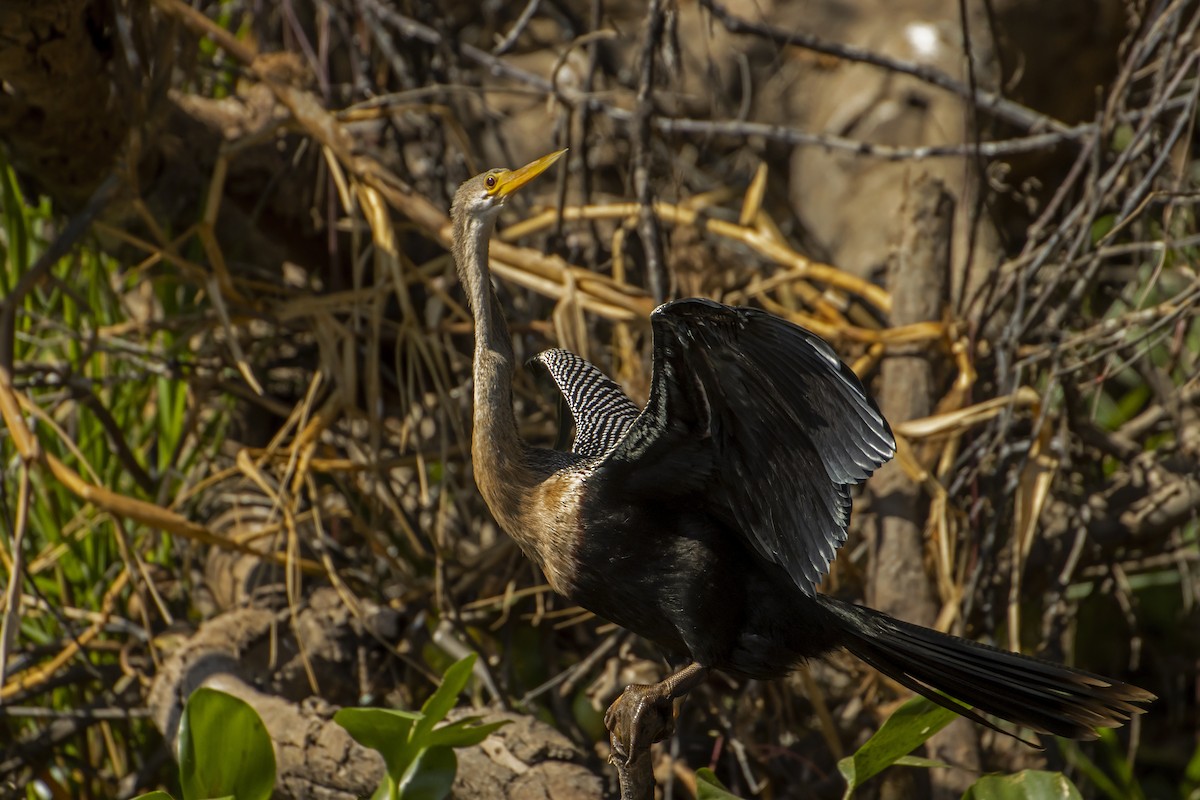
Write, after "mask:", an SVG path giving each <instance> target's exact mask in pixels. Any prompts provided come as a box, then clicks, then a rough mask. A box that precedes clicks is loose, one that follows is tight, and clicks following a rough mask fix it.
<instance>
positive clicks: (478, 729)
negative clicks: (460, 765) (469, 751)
mask: <svg viewBox="0 0 1200 800" xmlns="http://www.w3.org/2000/svg"><path fill="white" fill-rule="evenodd" d="M479 720H480V718H479V717H468V718H467V719H462V720H459V721H458V722H453V723H451V724H449V725H443V726H442V727H440V728H438V729H436V730H434V731H432V732H431V733H430V734H429V735H428V736H426V737H425V742H424V745H425V746H426V747H470V746H471V745H475V744H479V743H480V742H482V741H483V740H484V739H486V738H487V737H489V736H491V735H492V731H495V730H498V729H500V728H503V727H504V726H505V725H507V724H508V723H509V721H510V720H507V719H502V720H497V721H496V722H488V723H485V724H482V725H481V724H479Z"/></svg>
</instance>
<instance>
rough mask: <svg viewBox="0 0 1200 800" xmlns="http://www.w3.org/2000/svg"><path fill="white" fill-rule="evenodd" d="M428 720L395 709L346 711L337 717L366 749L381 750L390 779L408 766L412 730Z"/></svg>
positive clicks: (347, 709)
mask: <svg viewBox="0 0 1200 800" xmlns="http://www.w3.org/2000/svg"><path fill="white" fill-rule="evenodd" d="M424 716H425V715H424V714H421V713H420V712H417V711H399V710H397V709H393V708H343V709H342V710H341V711H339V712H337V713H336V714H334V715H333V721H334V722H336V723H337V724H338V725H341V726H342V727H343V728H345V729H346V732H347V733H349V734H350V736H351V737H353V738H354V741H356V742H358V743H359V744H361V745H362V746H363V747H369V748H371V749H372V750H378V751H379V754H380V755H381V756H383V761H384V763H385V764H387V768H388V774H389V775H400V774H402V773H403V772H404V770H405V768H406V767H407V766H408V764H407V762H405V761H404V760H403V753H404V749H405V745H406V744H408V738H409V735H410V734H411V733H412V727H413V725H414V724H415V723H416V722H418V721H420V720H421V719H422V718H424Z"/></svg>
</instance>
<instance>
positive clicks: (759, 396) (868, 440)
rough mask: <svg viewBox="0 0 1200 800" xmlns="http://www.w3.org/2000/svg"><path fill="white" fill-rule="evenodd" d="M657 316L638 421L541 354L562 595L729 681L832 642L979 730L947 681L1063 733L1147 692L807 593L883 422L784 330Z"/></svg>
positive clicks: (591, 373)
mask: <svg viewBox="0 0 1200 800" xmlns="http://www.w3.org/2000/svg"><path fill="white" fill-rule="evenodd" d="M653 319H654V331H655V354H654V357H655V373H654V384H653V387H652V389H651V397H650V400H649V402H648V403H647V406H646V408H645V409H644V410H642V412H641V413H640V414H638V415H636V416H635V415H634V414H633V409H635V408H636V407H635V406H633V404H632V402H631V401H629V400H628V399H627V398H624V399H622V398H623V395H621V397H616V396H614V391H619V390H618V389H615V384H612V383H611V381H608V379H607V378H604V377H603V376H602V375H600V374H599V371H598V370H596V368H595V367H593V366H591V365H590V364H588V363H587V362H585V361H583V360H582V359H579V358H578V357H577V356H573V355H572V354H570V353H566V352H565V351H550V352H551V355H549V356H547V355H543V356H539V357H538V359H537V360H538V361H539V363H541V364H542V366H544V367H545V368H547V369H548V370H549V371H550V372H551V375H552V376H553V377H554V378H555V382H556V384H557V385H558V387H559V388H560V390H562V392H563V396H564V399H565V401H566V404H567V406H568V407H569V409H570V412H571V415H572V417H573V418H574V421H575V426H576V429H577V436H576V452H575V454H574V455H573V456H571V457H569V461H568V462H567V463H564V464H563V465H562V467H561V469H560V473H559V474H569V475H571V476H573V477H572V481H571V485H572V487H573V496H574V502H575V503H576V504H577V514H576V516H575V520H576V526H577V527H576V531H575V533H574V535H573V536H572V538H571V542H572V544H571V553H570V556H569V559H568V560H569V562H570V564H571V570H572V573H571V577H570V580H569V581H568V582H563V583H562V589H563V591H564V593H565V594H567V596H568V597H570V598H571V599H572V600H574V601H575V602H577V603H579V604H580V605H582V606H583V607H585V608H587V609H589V610H591V611H593V612H595V613H596V614H598V615H599V616H601V617H603V618H605V619H608V620H610V621H612V622H615V623H617V624H619V625H621V626H622V627H625V628H628V629H630V630H632V631H634V632H635V633H638V634H639V635H641V636H643V637H645V638H647V639H649V640H651V641H654V642H656V643H658V644H659V645H660V646H662V647H663V648H665V649H666V650H667V651H669V652H672V653H675V654H677V655H678V656H683V657H686V658H688V659H690V660H692V661H693V662H695V663H698V664H700V665H703V666H705V667H710V668H714V669H720V670H723V671H726V672H729V673H732V674H735V675H742V676H747V677H752V678H760V679H767V678H776V677H780V676H782V675H786V674H787V673H788V672H790V671H791V670H792V669H794V668H795V667H796V665H797V664H798V663H799V662H801V661H804V660H806V659H809V658H814V657H818V656H821V655H824V654H826V653H828V652H830V651H831V650H834V649H836V648H839V647H844V648H847V649H849V650H850V651H851V652H853V653H854V654H855V655H858V656H859V657H860V658H862V659H863V660H864V661H867V662H868V663H869V664H871V665H872V666H874V667H876V668H877V669H879V670H880V671H882V672H884V673H885V674H887V675H889V676H890V677H892V678H893V679H894V680H897V681H898V682H900V683H901V684H903V685H905V686H908V687H909V688H911V689H913V690H914V691H917V692H919V693H921V694H924V695H925V696H927V697H930V698H931V699H933V700H934V702H937V703H940V704H942V705H947V706H948V707H950V708H953V709H954V710H955V711H958V712H959V713H962V714H964V715H965V716H968V717H970V718H972V719H974V720H976V721H978V722H981V723H983V724H985V725H988V726H989V727H994V725H992V723H991V722H989V721H988V720H986V719H985V718H984V717H982V716H980V715H979V714H978V713H977V712H975V711H973V710H971V709H970V708H966V707H964V706H961V705H959V704H957V703H953V702H952V701H948V700H947V699H946V698H945V697H944V696H942V694H941V693H942V692H944V693H947V694H950V695H951V696H953V697H954V698H956V699H958V700H961V701H963V702H965V703H968V704H969V705H970V706H974V707H975V708H977V709H979V710H981V711H984V712H987V713H990V714H994V715H996V716H1000V717H1002V718H1004V719H1008V720H1011V721H1015V722H1019V723H1021V724H1024V725H1027V726H1029V727H1032V728H1033V729H1035V730H1037V731H1040V732H1049V733H1055V734H1060V735H1064V736H1074V737H1089V736H1091V735H1094V734H1093V729H1094V728H1095V727H1096V726H1098V725H1099V726H1103V725H1106V724H1107V725H1111V724H1116V723H1117V722H1118V721H1119V720H1121V719H1123V718H1125V717H1126V716H1127V715H1128V714H1129V713H1132V712H1134V711H1137V710H1139V709H1137V707H1136V706H1135V705H1133V703H1136V702H1142V701H1144V700H1146V699H1148V698H1149V697H1150V695H1148V694H1147V693H1145V692H1143V691H1142V690H1140V689H1137V688H1136V687H1131V686H1126V685H1124V684H1121V683H1119V682H1116V681H1111V680H1108V679H1105V678H1101V677H1099V676H1095V675H1092V674H1090V673H1086V672H1083V671H1079V670H1074V669H1071V668H1069V667H1065V666H1061V665H1057V664H1051V663H1049V662H1044V661H1039V660H1037V659H1033V658H1029V657H1026V656H1021V655H1018V654H1013V653H1008V652H1005V651H1001V650H997V649H994V648H989V647H985V646H982V645H978V644H976V643H973V642H969V641H966V640H963V639H959V638H957V637H953V636H948V635H946V634H942V633H939V632H937V631H932V630H929V629H926V628H922V627H920V626H916V625H911V624H909V623H903V622H900V621H898V620H894V619H892V618H891V617H888V616H887V615H885V614H881V613H879V612H876V611H873V610H871V609H868V608H865V607H862V606H858V605H854V604H851V603H845V602H843V601H840V600H837V599H834V598H830V597H826V596H824V595H821V594H819V593H817V591H816V584H817V582H818V581H819V580H820V577H821V575H822V574H823V573H824V572H825V570H826V568H827V567H828V564H829V562H830V560H831V559H832V558H833V554H834V551H835V549H836V548H837V547H838V546H840V545H841V544H842V543H843V542H844V541H845V536H846V527H847V525H848V524H849V520H850V487H851V486H852V485H853V484H856V483H859V482H861V481H862V480H865V479H866V478H867V477H868V476H869V475H870V474H871V472H872V471H873V470H874V469H875V468H876V467H877V466H878V465H880V464H882V463H883V462H884V461H885V460H887V458H889V457H890V456H891V455H892V452H893V449H894V441H893V439H892V434H891V431H890V429H889V428H888V426H887V423H886V421H884V419H883V417H882V416H881V415H880V414H879V412H878V409H877V408H876V407H875V405H874V403H873V402H872V401H871V400H870V398H869V397H868V396H867V394H866V392H865V390H864V389H863V388H862V385H861V384H860V383H859V381H858V379H857V378H856V377H855V376H854V375H853V373H852V372H851V371H850V370H849V368H848V367H847V366H846V365H845V364H843V363H842V362H841V361H839V360H838V359H837V358H836V356H834V355H833V353H832V350H830V349H829V348H828V345H826V344H825V343H824V342H822V341H821V340H819V339H818V338H817V337H815V336H814V335H813V334H811V333H809V332H807V331H804V330H803V329H801V328H799V327H797V326H795V325H792V324H790V323H787V322H785V321H783V320H781V319H778V318H776V317H772V316H770V315H767V314H765V313H763V312H761V311H757V310H753V309H742V308H731V307H727V306H723V305H721V304H719V303H714V302H712V301H708V300H698V299H691V300H683V301H677V302H675V303H670V304H667V305H666V306H663V307H662V308H660V309H659V310H658V311H656V312H655V315H654V318H653ZM585 387H596V388H597V391H596V392H595V394H592V393H590V392H589V391H587V390H586V388H585Z"/></svg>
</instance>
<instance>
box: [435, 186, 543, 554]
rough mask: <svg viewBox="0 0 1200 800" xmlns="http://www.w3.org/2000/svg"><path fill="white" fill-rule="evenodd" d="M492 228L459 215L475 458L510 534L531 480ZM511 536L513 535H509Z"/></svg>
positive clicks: (457, 246) (457, 254)
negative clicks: (492, 260)
mask: <svg viewBox="0 0 1200 800" xmlns="http://www.w3.org/2000/svg"><path fill="white" fill-rule="evenodd" d="M492 227H493V222H492V221H491V220H489V219H479V218H477V217H473V216H471V215H469V214H466V213H459V209H457V208H456V209H455V214H454V260H455V264H456V266H457V267H458V277H459V280H461V281H462V284H463V287H464V288H465V289H466V292H467V302H468V303H469V304H470V306H471V312H472V315H473V316H474V319H475V361H474V375H475V403H474V428H473V429H472V433H471V455H472V459H473V461H474V464H475V481H476V483H478V484H479V488H480V491H481V492H482V493H483V497H484V499H485V500H486V501H487V504H488V506H489V507H490V508H491V509H492V513H493V514H495V515H496V516H497V517H498V518H499V521H500V523H501V525H503V526H504V527H506V528H509V527H510V523H515V522H516V514H517V513H519V511H520V508H521V504H522V502H523V500H524V498H523V497H520V496H518V495H519V494H520V490H521V489H528V488H530V484H531V476H530V475H529V470H528V466H527V464H526V459H525V445H524V443H523V442H522V441H521V438H520V436H519V435H518V434H517V420H516V416H515V415H514V413H513V404H512V401H513V398H512V382H513V349H512V338H511V336H510V335H509V332H508V325H507V324H505V322H504V314H503V312H502V311H501V310H500V304H499V301H498V300H497V299H496V293H495V292H494V291H492V283H491V276H490V274H489V269H488V252H487V251H488V238H489V237H490V236H491V233H492ZM510 533H512V531H511V530H510Z"/></svg>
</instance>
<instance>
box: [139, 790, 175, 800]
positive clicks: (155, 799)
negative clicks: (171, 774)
mask: <svg viewBox="0 0 1200 800" xmlns="http://www.w3.org/2000/svg"><path fill="white" fill-rule="evenodd" d="M133 800H174V798H172V797H171V795H169V794H167V793H166V792H149V793H147V794H139V795H138V796H137V797H135V798H133Z"/></svg>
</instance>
